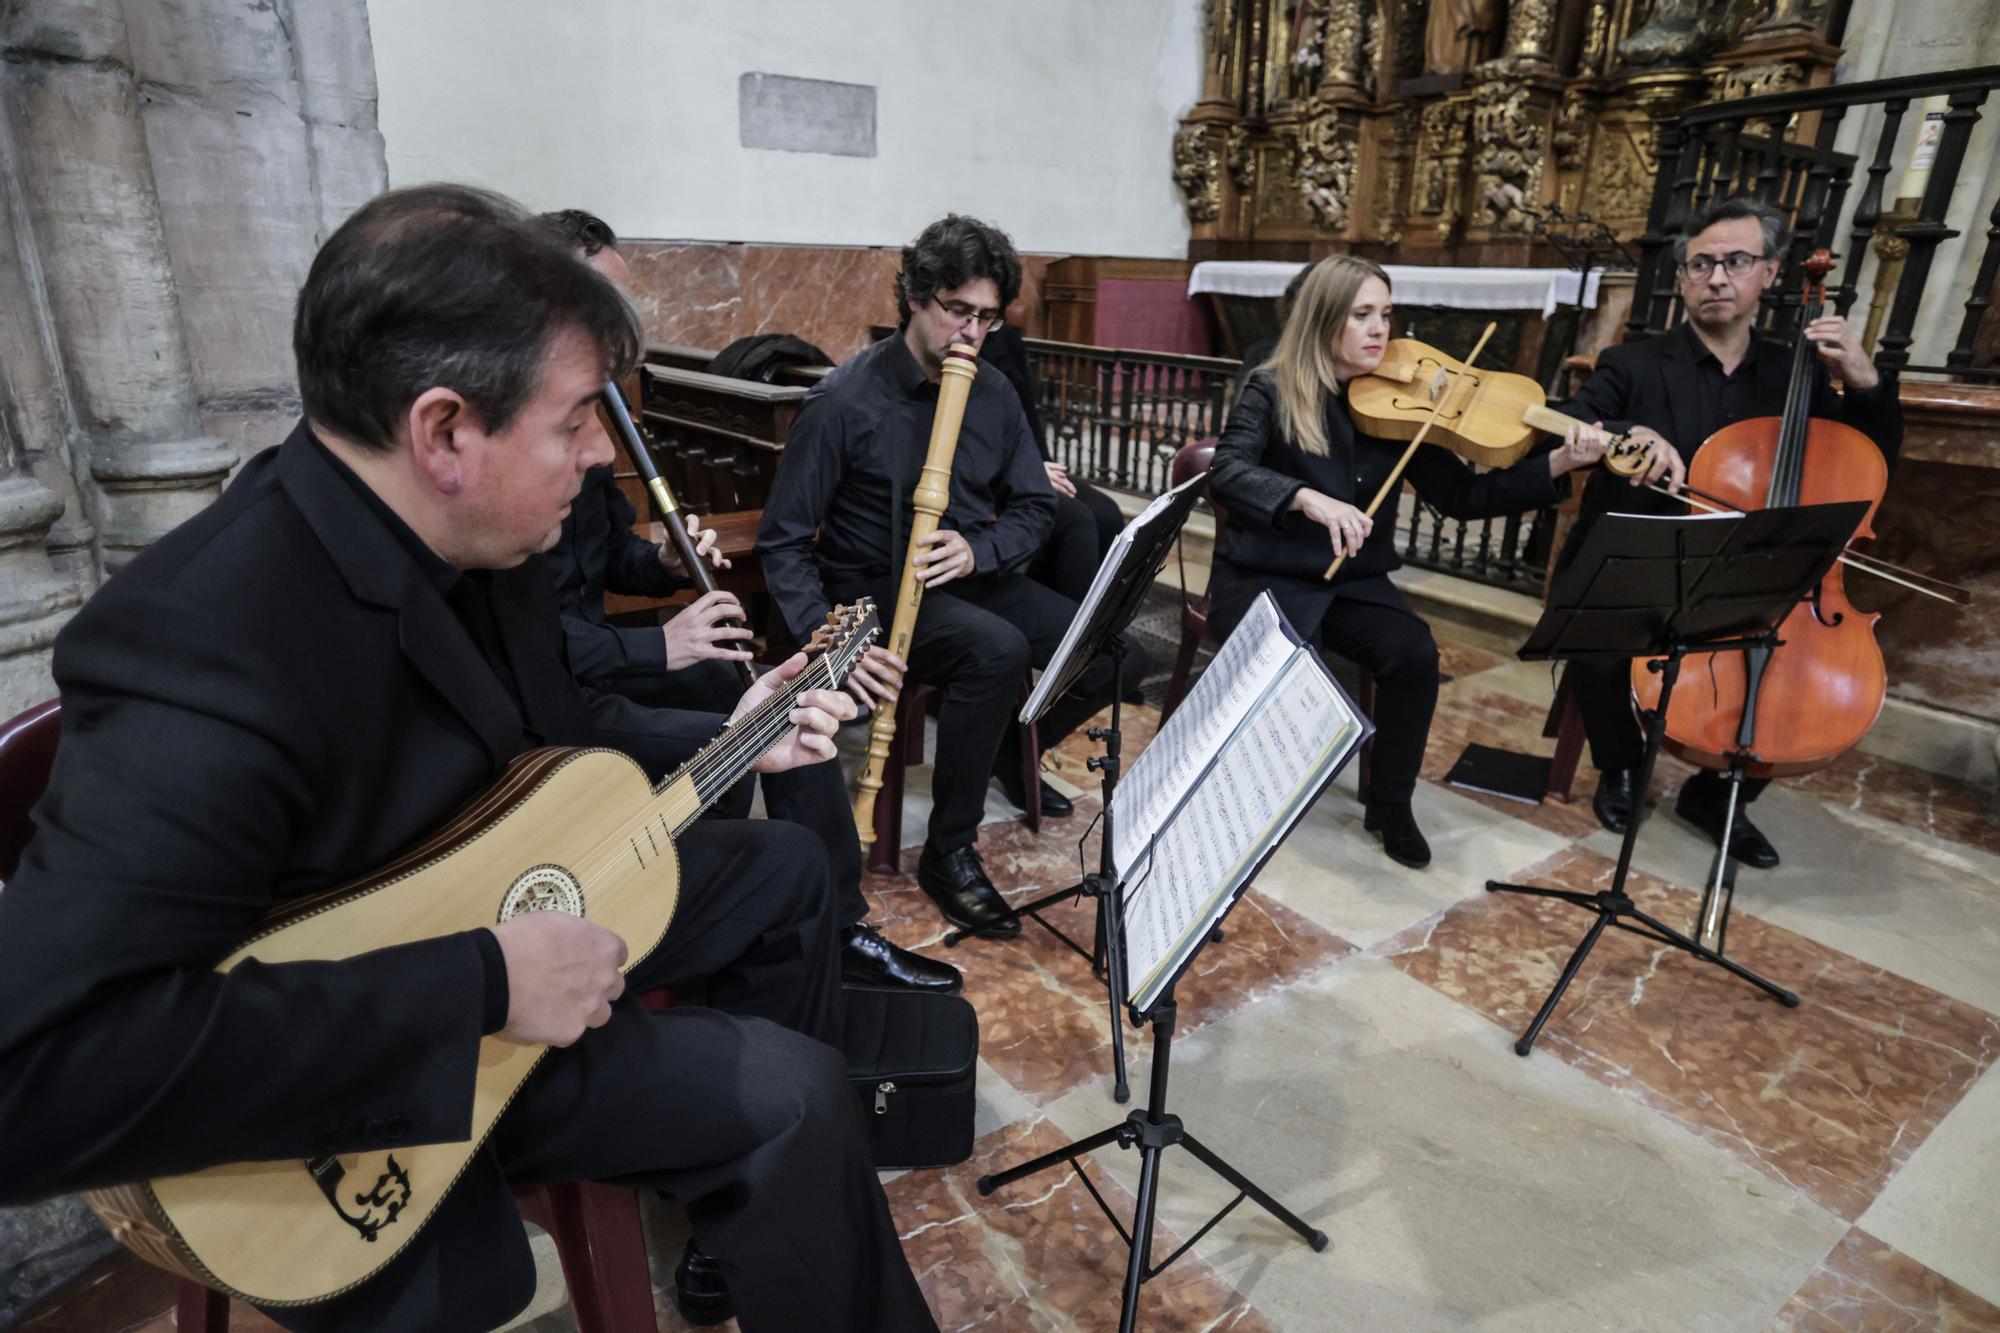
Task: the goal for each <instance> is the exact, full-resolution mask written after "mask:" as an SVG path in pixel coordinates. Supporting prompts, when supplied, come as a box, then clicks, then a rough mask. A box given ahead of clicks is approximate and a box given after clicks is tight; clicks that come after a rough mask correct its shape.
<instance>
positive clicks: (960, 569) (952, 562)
mask: <svg viewBox="0 0 2000 1333" xmlns="http://www.w3.org/2000/svg"><path fill="white" fill-rule="evenodd" d="M914 564H915V567H916V571H917V577H918V578H919V579H922V580H923V584H924V586H925V587H926V588H936V587H941V586H943V585H944V584H947V583H950V582H951V581H952V580H953V579H962V578H964V577H965V576H966V575H967V574H970V573H971V572H972V566H973V558H972V547H970V546H969V545H967V544H966V541H965V538H963V537H961V536H959V535H958V533H956V532H954V531H952V530H951V529H950V528H939V529H938V530H937V531H936V532H933V533H932V534H931V535H930V536H928V537H926V538H924V539H923V540H922V541H920V542H918V543H917V558H916V560H915V561H914Z"/></svg>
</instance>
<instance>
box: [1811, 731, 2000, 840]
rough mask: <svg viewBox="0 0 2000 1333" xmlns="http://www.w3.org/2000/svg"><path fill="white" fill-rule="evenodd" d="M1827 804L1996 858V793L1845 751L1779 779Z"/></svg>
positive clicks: (1999, 800) (1999, 802) (1999, 824)
mask: <svg viewBox="0 0 2000 1333" xmlns="http://www.w3.org/2000/svg"><path fill="white" fill-rule="evenodd" d="M1783 781H1784V783H1785V785H1786V786H1789V787H1792V788H1794V789H1795V790H1798V791H1802V792H1806V793H1808V794H1810V795H1812V796H1816V797H1818V798H1819V799H1820V800H1822V801H1824V802H1826V803H1827V804H1828V805H1832V806H1844V807H1846V808H1848V809H1852V810H1858V811H1860V812H1861V813H1862V814H1865V815H1873V816H1875V817H1876V818H1878V819H1885V820H1888V821H1890V822H1892V823H1896V824H1901V825H1903V826H1904V827H1906V828H1908V829H1909V830H1910V831H1911V832H1913V833H1917V834H1920V835H1922V836H1924V837H1930V838H1944V839H1947V840H1949V841H1951V842H1962V843H1966V844H1968V845H1969V846H1973V847H1977V848H1978V849H1979V850H1980V851H1983V852H1991V853H1993V854H1994V855H1996V856H2000V793H1996V792H1992V791H1988V790H1986V789H1985V788H1982V787H1977V786H1974V785H1973V784H1972V783H1969V782H1961V781H1959V780H1958V779H1956V778H1948V777H1945V776H1943V775H1942V774H1938V773H1930V772H1926V771H1925V770H1923V769H1921V768H1916V767H1914V766H1912V765H1910V764H1903V763H1898V762H1896V761H1895V760H1893V759H1881V758H1878V757H1876V756H1875V755H1871V754H1863V753H1861V752H1860V751H1859V750H1850V751H1848V752H1847V753H1846V754H1844V755H1842V756H1841V757H1840V758H1839V759H1837V760H1835V761H1834V762H1833V763H1832V764H1829V765H1828V766H1827V767H1825V768H1822V769H1820V770H1819V771H1818V772H1815V773H1807V774H1804V775H1803V776H1800V777H1795V778H1785V779H1783Z"/></svg>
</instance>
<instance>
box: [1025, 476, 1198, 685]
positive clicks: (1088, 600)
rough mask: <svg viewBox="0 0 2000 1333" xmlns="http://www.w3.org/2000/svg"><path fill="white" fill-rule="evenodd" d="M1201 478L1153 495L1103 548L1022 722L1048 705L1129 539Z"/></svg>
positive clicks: (1121, 559)
mask: <svg viewBox="0 0 2000 1333" xmlns="http://www.w3.org/2000/svg"><path fill="white" fill-rule="evenodd" d="M1204 480H1206V478H1205V477H1204V476H1201V475H1196V476H1193V477H1189V478H1188V479H1187V480H1186V481H1184V482H1182V483H1181V484H1180V485H1178V486H1176V487H1174V488H1173V489H1172V490H1169V491H1166V492H1165V493H1163V494H1160V495H1156V496H1154V497H1153V502H1152V503H1151V504H1149V505H1147V506H1146V508H1145V509H1144V510H1143V511H1142V512H1141V513H1140V514H1139V516H1138V517H1137V518H1135V519H1133V520H1132V521H1131V522H1130V523H1127V524H1126V525H1125V526H1124V527H1123V528H1120V529H1119V531H1118V535H1117V536H1116V537H1114V538H1113V539H1112V541H1111V549H1110V550H1109V551H1106V552H1105V553H1104V559H1103V560H1101V561H1099V562H1098V565H1097V574H1096V575H1095V577H1093V578H1092V579H1091V580H1090V591H1089V592H1086V593H1085V594H1084V595H1083V601H1082V603H1081V604H1079V605H1078V607H1077V610H1076V614H1075V615H1074V616H1072V617H1070V622H1069V628H1068V629H1066V630H1064V631H1063V637H1062V642H1061V643H1059V644H1057V645H1056V650H1055V653H1054V654H1053V655H1052V656H1051V657H1050V658H1049V664H1048V666H1046V667H1044V668H1043V669H1042V674H1041V677H1040V678H1039V679H1038V680H1036V681H1035V688H1034V692H1033V693H1031V694H1030V695H1029V696H1028V702H1027V703H1025V704H1023V705H1022V706H1021V713H1020V716H1021V720H1022V721H1023V722H1025V721H1027V720H1028V719H1029V718H1034V717H1040V716H1041V713H1042V710H1043V709H1044V708H1046V707H1048V705H1049V702H1050V701H1049V700H1048V699H1047V698H1046V697H1044V696H1045V695H1046V694H1047V693H1048V691H1049V690H1051V689H1053V688H1054V687H1055V683H1056V681H1057V680H1059V679H1061V677H1062V671H1061V669H1060V668H1061V667H1062V664H1063V663H1064V662H1067V661H1068V660H1069V655H1070V654H1071V653H1072V652H1075V651H1076V641H1077V638H1078V636H1079V635H1081V634H1082V633H1083V627H1084V626H1086V625H1088V624H1089V623H1090V622H1091V619H1092V618H1093V617H1094V616H1095V615H1096V614H1097V604H1098V603H1099V602H1101V601H1103V600H1104V592H1105V589H1107V588H1108V587H1110V586H1111V577H1112V575H1113V574H1115V573H1116V572H1117V571H1118V567H1119V566H1120V565H1121V564H1123V563H1124V560H1125V553H1126V552H1127V551H1129V550H1130V549H1132V543H1133V542H1134V541H1135V540H1137V538H1138V535H1139V530H1140V529H1141V528H1144V527H1145V526H1146V525H1147V524H1149V523H1151V522H1153V521H1154V520H1155V519H1157V518H1159V516H1160V515H1161V514H1164V513H1165V512H1166V511H1167V509H1168V508H1169V507H1170V506H1171V505H1172V504H1173V502H1174V497H1176V496H1178V495H1179V494H1180V493H1181V492H1182V491H1185V490H1187V489H1188V488H1189V487H1190V486H1196V485H1199V484H1200V483H1201V482H1203V481H1204Z"/></svg>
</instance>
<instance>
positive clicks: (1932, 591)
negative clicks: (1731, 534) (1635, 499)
mask: <svg viewBox="0 0 2000 1333" xmlns="http://www.w3.org/2000/svg"><path fill="white" fill-rule="evenodd" d="M1641 484H1642V485H1643V486H1645V488H1646V489H1647V490H1649V491H1656V492H1658V493H1659V494H1661V495H1664V496H1667V497H1668V498H1669V499H1674V500H1679V501H1682V502H1683V503H1685V504H1689V505H1693V506H1694V507H1695V508H1697V509H1705V510H1707V511H1708V512H1709V513H1711V514H1740V513H1742V512H1743V511H1742V510H1740V509H1738V508H1737V507H1736V506H1734V505H1732V504H1728V503H1725V502H1724V501H1723V500H1722V499H1721V498H1720V497H1718V496H1713V495H1710V494H1708V493H1707V492H1706V491H1703V490H1699V489H1697V488H1695V487H1693V486H1686V485H1683V486H1682V488H1681V489H1680V490H1678V491H1670V490H1668V489H1667V488H1666V487H1664V486H1662V485H1660V484H1659V483H1658V482H1654V481H1649V482H1642V483H1641ZM1840 563H1841V564H1843V565H1846V566H1847V567H1848V568H1849V569H1857V570H1860V571H1861V572H1862V573H1863V574H1873V575H1874V576H1875V577H1876V578H1878V579H1887V580H1888V581H1889V582H1891V583H1896V584H1901V585H1902V586H1903V587H1905V588H1908V589H1909V590H1910V591H1911V592H1920V593H1922V594H1923V595H1924V596H1926V597H1935V598H1937V599H1938V600H1939V601H1940V602H1946V603H1949V604H1950V605H1952V606H1971V605H1972V590H1971V589H1970V588H1961V587H1959V586H1958V585H1957V584H1956V583H1946V582H1945V581H1944V580H1943V579H1934V578H1932V577H1931V576H1930V575H1928V574H1920V573H1918V572H1917V571H1916V570H1914V569H1909V568H1907V567H1905V566H1903V565H1897V564H1892V563H1890V562H1889V561H1887V560H1884V559H1883V558H1882V557H1880V556H1877V555H1869V554H1867V553H1866V552H1862V551H1842V552H1841V553H1840ZM1926 585H1930V586H1926Z"/></svg>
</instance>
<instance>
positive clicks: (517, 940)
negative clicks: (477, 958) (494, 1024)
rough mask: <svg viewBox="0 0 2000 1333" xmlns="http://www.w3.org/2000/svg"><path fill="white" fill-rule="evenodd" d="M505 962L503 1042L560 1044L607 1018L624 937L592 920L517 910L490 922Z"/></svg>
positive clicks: (620, 990) (620, 986)
mask: <svg viewBox="0 0 2000 1333" xmlns="http://www.w3.org/2000/svg"><path fill="white" fill-rule="evenodd" d="M492 930H493V938H494V939H496V940H498V941H499V942H500V958H501V960H502V962H503V963H504V964H505V965H506V968H507V1026H506V1027H504V1028H502V1029H501V1030H500V1034H499V1035H500V1037H501V1039H502V1040H503V1041H512V1042H519V1043H521V1044H522V1045H527V1046H567V1045H569V1044H570V1043H571V1042H573V1041H575V1040H576V1039H577V1038H579V1037H581V1036H582V1035H583V1034H584V1033H585V1032H586V1031H588V1030H589V1029H591V1028H595V1027H603V1026H604V1025H605V1024H606V1023H608V1022H610V1021H611V1002H612V1001H613V1000H616V999H617V998H618V997H619V996H620V995H623V994H624V993H625V978H624V976H623V974H621V973H620V972H619V970H618V969H619V968H620V967H622V966H623V965H624V963H625V957H626V951H625V941H624V940H622V939H620V938H618V936H617V935H615V934H613V933H612V932H611V931H608V930H606V929H605V928H604V927H603V926H600V925H598V924H597V923H596V922H594V921H585V920H584V919H583V918H582V917H577V916H566V915H564V914H563V913H561V912H523V913H521V914H520V915H519V916H516V917H511V918H509V919H508V920H506V921H502V922H501V923H500V924H499V925H497V926H494V927H492Z"/></svg>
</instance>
